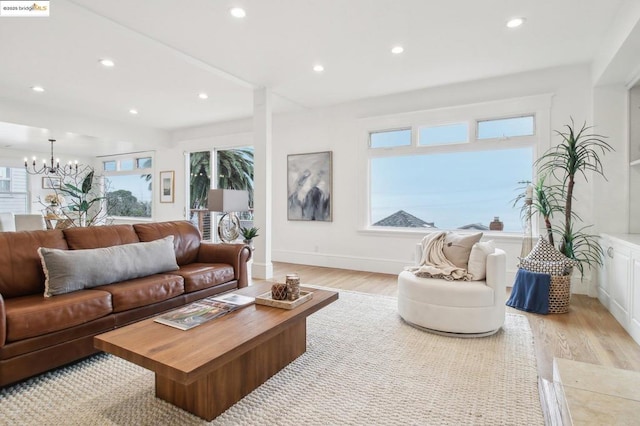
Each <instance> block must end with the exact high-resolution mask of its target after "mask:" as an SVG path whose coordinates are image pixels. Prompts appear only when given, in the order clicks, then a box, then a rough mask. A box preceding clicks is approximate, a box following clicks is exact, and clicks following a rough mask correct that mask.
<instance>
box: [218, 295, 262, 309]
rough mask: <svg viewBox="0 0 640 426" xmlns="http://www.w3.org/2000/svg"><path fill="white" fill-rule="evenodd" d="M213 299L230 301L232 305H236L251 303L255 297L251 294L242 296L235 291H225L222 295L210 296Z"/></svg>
mask: <svg viewBox="0 0 640 426" xmlns="http://www.w3.org/2000/svg"><path fill="white" fill-rule="evenodd" d="M212 299H213V300H217V301H218V302H224V303H231V304H232V305H238V306H247V305H250V304H252V303H255V301H256V298H255V297H251V296H244V295H242V294H237V293H227V294H223V295H222V296H215V297H212Z"/></svg>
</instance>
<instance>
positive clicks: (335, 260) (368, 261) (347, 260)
mask: <svg viewBox="0 0 640 426" xmlns="http://www.w3.org/2000/svg"><path fill="white" fill-rule="evenodd" d="M272 260H273V261H276V262H286V263H296V264H299V265H312V266H323V267H326V268H338V269H351V270H354V271H366V272H377V273H380V274H394V275H397V274H399V273H400V272H401V271H402V270H403V269H404V267H405V266H407V265H412V264H413V260H411V259H406V260H402V259H400V260H398V259H396V260H393V259H380V258H373V257H360V256H344V255H337V254H328V253H317V252H302V251H292V250H273V252H272Z"/></svg>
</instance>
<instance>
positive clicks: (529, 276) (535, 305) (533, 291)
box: [507, 268, 551, 314]
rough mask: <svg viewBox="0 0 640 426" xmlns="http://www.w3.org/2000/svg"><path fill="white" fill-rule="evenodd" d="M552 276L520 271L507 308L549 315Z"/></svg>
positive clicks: (524, 270)
mask: <svg viewBox="0 0 640 426" xmlns="http://www.w3.org/2000/svg"><path fill="white" fill-rule="evenodd" d="M550 286H551V275H549V274H541V273H538V272H531V271H527V270H526V269H521V268H520V269H518V273H517V274H516V281H515V282H514V283H513V288H512V289H511V296H509V300H507V306H511V307H512V308H515V309H519V310H521V311H527V312H534V313H537V314H547V313H549V287H550Z"/></svg>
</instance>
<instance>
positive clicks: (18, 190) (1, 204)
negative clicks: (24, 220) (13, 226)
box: [0, 167, 29, 214]
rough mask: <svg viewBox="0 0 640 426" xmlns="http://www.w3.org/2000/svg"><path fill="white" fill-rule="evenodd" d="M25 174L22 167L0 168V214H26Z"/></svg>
mask: <svg viewBox="0 0 640 426" xmlns="http://www.w3.org/2000/svg"><path fill="white" fill-rule="evenodd" d="M28 198H29V197H28V193H27V172H26V171H25V170H24V168H22V167H0V212H12V213H18V214H23V213H27V211H28V206H27V200H28Z"/></svg>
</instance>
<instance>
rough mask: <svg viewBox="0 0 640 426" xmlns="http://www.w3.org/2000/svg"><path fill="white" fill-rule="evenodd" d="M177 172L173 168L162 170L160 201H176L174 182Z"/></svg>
mask: <svg viewBox="0 0 640 426" xmlns="http://www.w3.org/2000/svg"><path fill="white" fill-rule="evenodd" d="M174 177H175V172H174V171H173V170H170V171H164V172H160V202H161V203H173V201H174V194H173V193H174V191H175V183H174Z"/></svg>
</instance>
